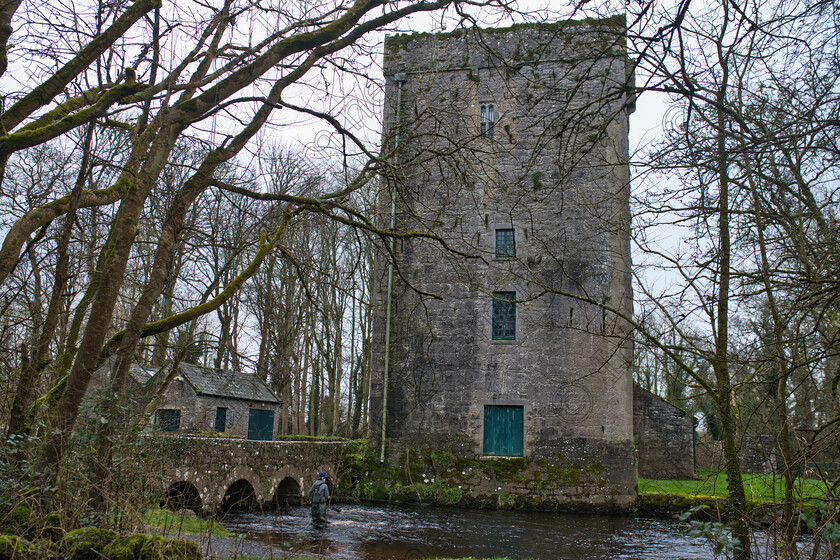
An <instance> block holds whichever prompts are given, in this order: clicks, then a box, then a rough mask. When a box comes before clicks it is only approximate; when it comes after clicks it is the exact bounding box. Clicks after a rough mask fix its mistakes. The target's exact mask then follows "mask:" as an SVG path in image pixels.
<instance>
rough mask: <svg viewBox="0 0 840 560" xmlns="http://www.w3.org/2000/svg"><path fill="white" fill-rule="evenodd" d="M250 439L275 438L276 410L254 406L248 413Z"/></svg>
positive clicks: (265, 439)
mask: <svg viewBox="0 0 840 560" xmlns="http://www.w3.org/2000/svg"><path fill="white" fill-rule="evenodd" d="M248 439H254V440H259V441H271V440H272V439H274V411H273V410H258V409H256V408H252V409H251V411H250V414H249V415H248Z"/></svg>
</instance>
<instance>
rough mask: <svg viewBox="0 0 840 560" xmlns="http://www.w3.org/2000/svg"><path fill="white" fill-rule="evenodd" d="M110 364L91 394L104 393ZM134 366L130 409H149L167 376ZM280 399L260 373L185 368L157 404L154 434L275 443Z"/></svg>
mask: <svg viewBox="0 0 840 560" xmlns="http://www.w3.org/2000/svg"><path fill="white" fill-rule="evenodd" d="M110 368H111V364H110V362H109V363H106V364H105V365H103V366H102V367H101V368H99V369H98V370H97V371H96V372H95V373H94V375H93V380H92V382H91V388H90V390H89V392H88V393H89V394H93V393H94V392H96V391H102V390H104V388H105V387H107V384H108V382H109V380H110ZM169 368H170V366H169V365H166V366H164V367H162V368H160V369H159V370H158V369H155V368H150V367H146V366H141V365H139V364H132V366H131V371H130V375H129V379H128V382H127V383H128V384H127V387H126V393H127V395H128V396H129V402H130V403H131V404H130V406H132V407H137V408H140V407H145V406H147V405H148V403H149V402H150V401H151V399H152V398H153V396H154V395H155V393H156V392H157V390H158V389H159V387H160V386H161V384H162V383H163V381H164V379H165V378H166V375H167V373H168V372H169ZM279 408H280V400H279V399H278V398H277V397H276V396H275V395H274V393H272V392H271V390H270V389H269V388H268V387H267V386H266V384H265V383H263V382H262V380H261V379H259V378H258V377H257V376H256V375H254V374H251V373H234V372H232V371H229V370H221V369H215V368H209V367H203V366H199V365H195V364H186V363H184V364H181V365H180V366H179V367H178V371H177V373H176V375H175V377H174V378H173V379H172V381H171V382H170V384H169V386H168V387H167V388H166V391H165V392H164V393H163V395H162V396H161V398H160V400H159V401H158V403H157V406H156V408H155V412H154V414H153V415H152V417H151V421H150V423H149V426H148V427H147V428H146V429H147V430H150V431H163V432H182V433H207V432H218V433H224V434H228V435H232V436H240V437H247V439H251V440H272V439H274V434H275V432H276V427H277V420H278V413H277V412H278V410H279Z"/></svg>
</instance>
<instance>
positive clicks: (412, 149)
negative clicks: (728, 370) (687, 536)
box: [371, 19, 636, 505]
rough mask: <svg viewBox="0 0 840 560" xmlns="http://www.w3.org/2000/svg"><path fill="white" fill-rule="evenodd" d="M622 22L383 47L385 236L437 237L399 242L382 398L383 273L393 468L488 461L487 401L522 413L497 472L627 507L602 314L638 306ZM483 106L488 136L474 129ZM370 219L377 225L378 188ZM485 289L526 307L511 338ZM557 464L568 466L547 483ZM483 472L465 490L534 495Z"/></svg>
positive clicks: (614, 348) (618, 331)
mask: <svg viewBox="0 0 840 560" xmlns="http://www.w3.org/2000/svg"><path fill="white" fill-rule="evenodd" d="M622 30H623V21H621V20H619V19H614V20H607V21H599V22H587V23H581V22H562V23H559V24H557V25H550V26H521V27H515V28H512V29H508V30H491V31H484V32H481V33H480V35H481V37H480V40H479V32H477V31H474V30H466V31H458V32H457V33H452V34H445V35H422V34H421V35H408V36H395V37H389V38H387V39H386V43H385V67H384V73H385V78H386V109H385V126H386V131H390V133H391V134H390V135H388V134H386V136H388V138H386V146H393V145H394V144H393V140H394V139H393V136H394V135H393V132H394V131H395V124H396V117H397V114H398V111H397V107H396V103H397V99H398V98H399V99H401V100H402V104H403V106H402V110H401V111H400V112H399V114H400V118H401V119H402V124H403V126H402V127H401V129H400V130H401V136H400V150H399V155H398V156H397V157H398V159H399V162H400V164H401V166H400V167H399V170H398V174H397V175H398V176H397V179H396V180H395V183H394V184H393V188H394V190H395V193H396V197H397V214H396V222H397V229H398V230H402V231H431V232H432V233H433V234H435V235H436V236H438V237H439V240H429V239H421V238H411V239H404V240H402V241H399V242H397V243H396V244H395V251H396V260H397V274H395V282H394V290H393V296H392V302H391V303H392V307H393V309H392V320H391V340H392V342H391V345H390V349H389V352H390V356H389V371H388V380H387V387H388V392H387V393H386V392H385V391H384V390H383V387H384V386H385V383H386V382H385V379H384V376H385V342H384V339H385V329H386V301H387V284H388V280H387V274H386V271H387V265H386V263H385V261H384V260H383V259H380V260H379V261H378V262H377V265H376V281H377V287H376V291H375V294H374V336H373V341H372V344H373V369H374V371H373V375H372V386H371V389H372V403H371V406H372V413H373V414H372V417H373V418H374V422H373V423H372V424H373V426H374V428H378V426H379V424H380V422H381V414H382V411H383V409H385V410H387V417H386V420H387V422H386V423H387V434H386V435H387V447H388V457H389V460H390V461H398V460H399V457H401V456H402V454H403V453H404V452H405V451H406V450H408V449H419V448H437V449H451V451H452V452H453V453H454V454H455V455H457V456H460V457H465V458H469V459H471V460H472V459H475V460H491V461H493V464H496V465H498V462H499V461H502V462H504V461H506V459H498V458H494V459H490V458H488V457H487V456H486V454H485V453H484V449H483V446H484V442H483V430H484V426H483V422H484V414H485V406H486V405H506V406H517V407H519V406H521V407H522V408H523V410H524V441H523V445H524V453H523V455H524V457H523V458H518V459H510V460H509V461H510V462H511V465H512V466H514V467H515V468H517V469H520V470H521V471H522V476H523V477H524V478H525V479H528V480H531V481H534V484H536V483H537V481H546V480H551V481H552V485H553V487H552V488H551V489H550V490H546V492H547V493H548V495H550V496H551V497H552V499H557V500H563V501H575V500H577V501H581V502H586V503H598V502H603V503H607V502H610V503H616V504H625V505H626V504H629V503H630V501H631V500H632V499H633V497H634V496H635V482H636V475H635V467H634V464H633V420H632V418H633V404H632V380H631V369H630V368H631V363H632V345H631V343H630V342H629V337H628V336H627V334H628V332H629V329H628V327H627V325H626V324H625V323H623V322H622V321H621V320H619V319H618V317H617V316H616V315H614V314H613V313H610V312H608V311H604V310H603V309H602V308H601V307H600V306H599V305H597V304H606V305H608V306H611V307H613V308H614V309H618V310H620V311H621V312H622V313H624V314H627V315H631V314H632V309H631V307H632V298H631V288H630V249H629V237H628V228H629V202H628V200H629V198H628V197H629V192H628V184H629V168H628V165H627V157H628V155H627V152H628V148H627V126H628V125H627V115H628V111H629V106H630V105H631V104H632V99H631V98H630V96H629V93H628V92H629V90H630V89H631V88H630V87H629V85H628V77H627V73H628V70H627V64H626V62H627V61H626V57H625V51H624V49H623V47H622V40H621V33H622ZM397 75H399V77H400V78H401V79H403V78H404V82H401V83H402V85H401V86H398V84H397V83H396V82H395V76H397ZM400 87H401V89H402V92H401V93H400V92H399V91H398V90H399V89H400ZM489 103H492V104H493V105H494V110H495V112H496V115H497V119H496V122H495V128H494V135H493V138H488V137H487V136H486V135H485V136H484V137H482V136H481V134H480V127H479V119H480V117H479V107H480V106H481V105H482V104H485V105H486V104H489ZM381 208H382V210H383V223H384V224H387V222H388V217H387V215H388V208H390V198H389V197H388V193H387V192H386V193H384V194H383V198H382V205H381ZM498 228H512V229H514V231H515V240H516V256H515V257H513V258H498V257H497V256H496V254H495V248H494V241H495V231H496V229H498ZM452 251H458V252H460V254H458V253H453V252H452ZM496 291H507V292H515V294H516V298H517V300H519V303H517V304H516V333H515V340H494V339H493V337H492V334H491V330H492V306H493V304H492V293H493V292H496ZM386 399H387V403H386V402H385V401H386ZM377 417H378V418H379V421H377V420H376V418H377ZM381 435H382V434H381V433H379V432H378V431H377V432H376V433H374V434H373V440H374V442H376V440H379V439H380V438H381ZM380 441H381V440H380ZM569 469H571V470H574V471H576V472H578V473H579V475H575V476H569V477H565V476H564V477H559V476H553V475H551V474H550V473H552V472H555V470H556V471H557V472H564V473H565V472H567V471H568V470H569ZM494 470H497V469H496V467H494ZM596 472H597V474H595V473H596ZM486 475H487V472H484V473H482V474H481V476H480V477H476V479H475V481H474V482H473V483H467V484H466V486H464V488H466V489H468V490H470V491H472V492H478V493H482V492H484V490H489V489H490V486H493V487H494V489H495V491H499V488H502V489H503V491H507V492H530V491H532V490H533V489H532V488H529V487H528V485H522V484H518V483H514V482H512V481H510V480H508V481H501V480H499V479H498V477H493V476H489V477H487V476H486ZM590 475H591V476H590ZM544 484H545V483H544V482H543V485H544ZM462 486H463V485H462ZM484 486H487V488H484Z"/></svg>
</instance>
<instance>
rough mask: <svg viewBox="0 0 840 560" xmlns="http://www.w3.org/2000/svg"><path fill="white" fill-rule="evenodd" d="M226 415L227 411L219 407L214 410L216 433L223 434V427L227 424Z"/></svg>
mask: <svg viewBox="0 0 840 560" xmlns="http://www.w3.org/2000/svg"><path fill="white" fill-rule="evenodd" d="M227 415H228V409H227V408H225V407H223V406H220V407H217V408H216V424H215V426H216V431H217V432H224V431H225V425H226V424H227Z"/></svg>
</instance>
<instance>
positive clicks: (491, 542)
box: [223, 505, 714, 560]
mask: <svg viewBox="0 0 840 560" xmlns="http://www.w3.org/2000/svg"><path fill="white" fill-rule="evenodd" d="M327 515H328V519H329V525H328V526H327V528H326V529H324V530H322V531H318V530H314V529H312V528H311V526H310V523H309V510H308V508H305V507H292V508H288V509H285V510H283V511H279V512H272V513H238V514H231V515H228V516H227V517H226V518H225V520H224V521H223V524H224V525H225V526H226V527H227V528H228V529H230V530H232V531H234V532H237V533H241V534H243V535H245V536H244V540H245V543H243V544H246V543H247V544H250V545H252V546H253V545H256V544H257V543H259V544H260V545H262V546H264V547H266V548H265V553H264V554H265V555H266V556H272V557H274V558H278V557H280V558H282V557H283V554H284V553H289V552H293V553H296V554H303V555H311V556H323V557H325V558H332V559H341V560H386V559H387V560H391V559H399V560H408V559H419V558H435V557H440V558H444V557H446V558H451V557H467V556H472V557H475V558H492V557H498V556H506V557H508V558H512V559H521V558H533V559H539V560H548V559H551V560H559V559H562V560H595V559H599V560H600V559H610V560H613V559H615V560H619V559H628V560H629V559H633V560H695V559H696V560H701V559H702V560H708V559H711V558H714V555H713V554H712V552H711V548H710V547H709V545H708V544H707V543H706V542H704V541H703V540H702V539H690V538H688V537H687V536H686V533H687V531H688V524H687V523H683V522H680V521H676V520H671V519H646V518H635V517H619V516H608V515H579V514H564V513H543V512H520V511H488V510H464V509H450V508H440V507H432V506H425V507H424V506H411V507H409V506H359V505H347V506H339V507H337V508H330V511H329V512H328V514H327ZM246 548H249V549H250V547H246Z"/></svg>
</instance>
